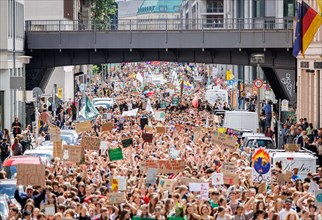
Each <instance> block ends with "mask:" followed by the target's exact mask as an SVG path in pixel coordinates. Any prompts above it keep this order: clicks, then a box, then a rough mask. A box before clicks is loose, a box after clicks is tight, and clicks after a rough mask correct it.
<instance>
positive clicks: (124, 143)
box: [122, 138, 133, 148]
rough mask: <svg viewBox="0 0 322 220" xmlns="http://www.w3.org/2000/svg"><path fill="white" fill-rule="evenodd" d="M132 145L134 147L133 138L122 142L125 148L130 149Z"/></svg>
mask: <svg viewBox="0 0 322 220" xmlns="http://www.w3.org/2000/svg"><path fill="white" fill-rule="evenodd" d="M130 145H133V139H132V138H128V139H124V140H122V146H123V147H124V148H127V147H129V146H130Z"/></svg>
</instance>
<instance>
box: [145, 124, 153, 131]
mask: <svg viewBox="0 0 322 220" xmlns="http://www.w3.org/2000/svg"><path fill="white" fill-rule="evenodd" d="M144 130H145V131H148V132H150V131H153V128H152V127H151V126H149V125H145V126H144Z"/></svg>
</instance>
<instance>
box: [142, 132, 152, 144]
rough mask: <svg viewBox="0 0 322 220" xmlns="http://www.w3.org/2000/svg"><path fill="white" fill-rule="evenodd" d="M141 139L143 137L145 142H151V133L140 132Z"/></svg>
mask: <svg viewBox="0 0 322 220" xmlns="http://www.w3.org/2000/svg"><path fill="white" fill-rule="evenodd" d="M142 139H143V140H144V141H145V142H149V143H152V140H153V134H149V133H143V134H142Z"/></svg>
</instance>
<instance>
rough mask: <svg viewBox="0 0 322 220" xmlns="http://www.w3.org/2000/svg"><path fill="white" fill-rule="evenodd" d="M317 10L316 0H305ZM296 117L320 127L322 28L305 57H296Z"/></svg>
mask: <svg viewBox="0 0 322 220" xmlns="http://www.w3.org/2000/svg"><path fill="white" fill-rule="evenodd" d="M306 2H307V4H308V5H310V6H311V7H312V8H314V9H315V10H316V11H318V7H317V3H316V0H308V1H306ZM296 113H297V118H307V120H308V122H312V124H313V127H314V128H322V28H321V27H320V29H319V30H318V32H317V33H316V35H315V37H314V39H313V41H312V43H311V45H310V47H309V48H308V49H307V51H306V52H305V57H303V56H302V55H300V54H299V56H298V57H297V112H296Z"/></svg>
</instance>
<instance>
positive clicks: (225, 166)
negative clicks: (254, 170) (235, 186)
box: [221, 162, 237, 173]
mask: <svg viewBox="0 0 322 220" xmlns="http://www.w3.org/2000/svg"><path fill="white" fill-rule="evenodd" d="M236 168H237V165H236V163H235V162H223V163H222V165H221V172H224V173H235V172H236Z"/></svg>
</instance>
